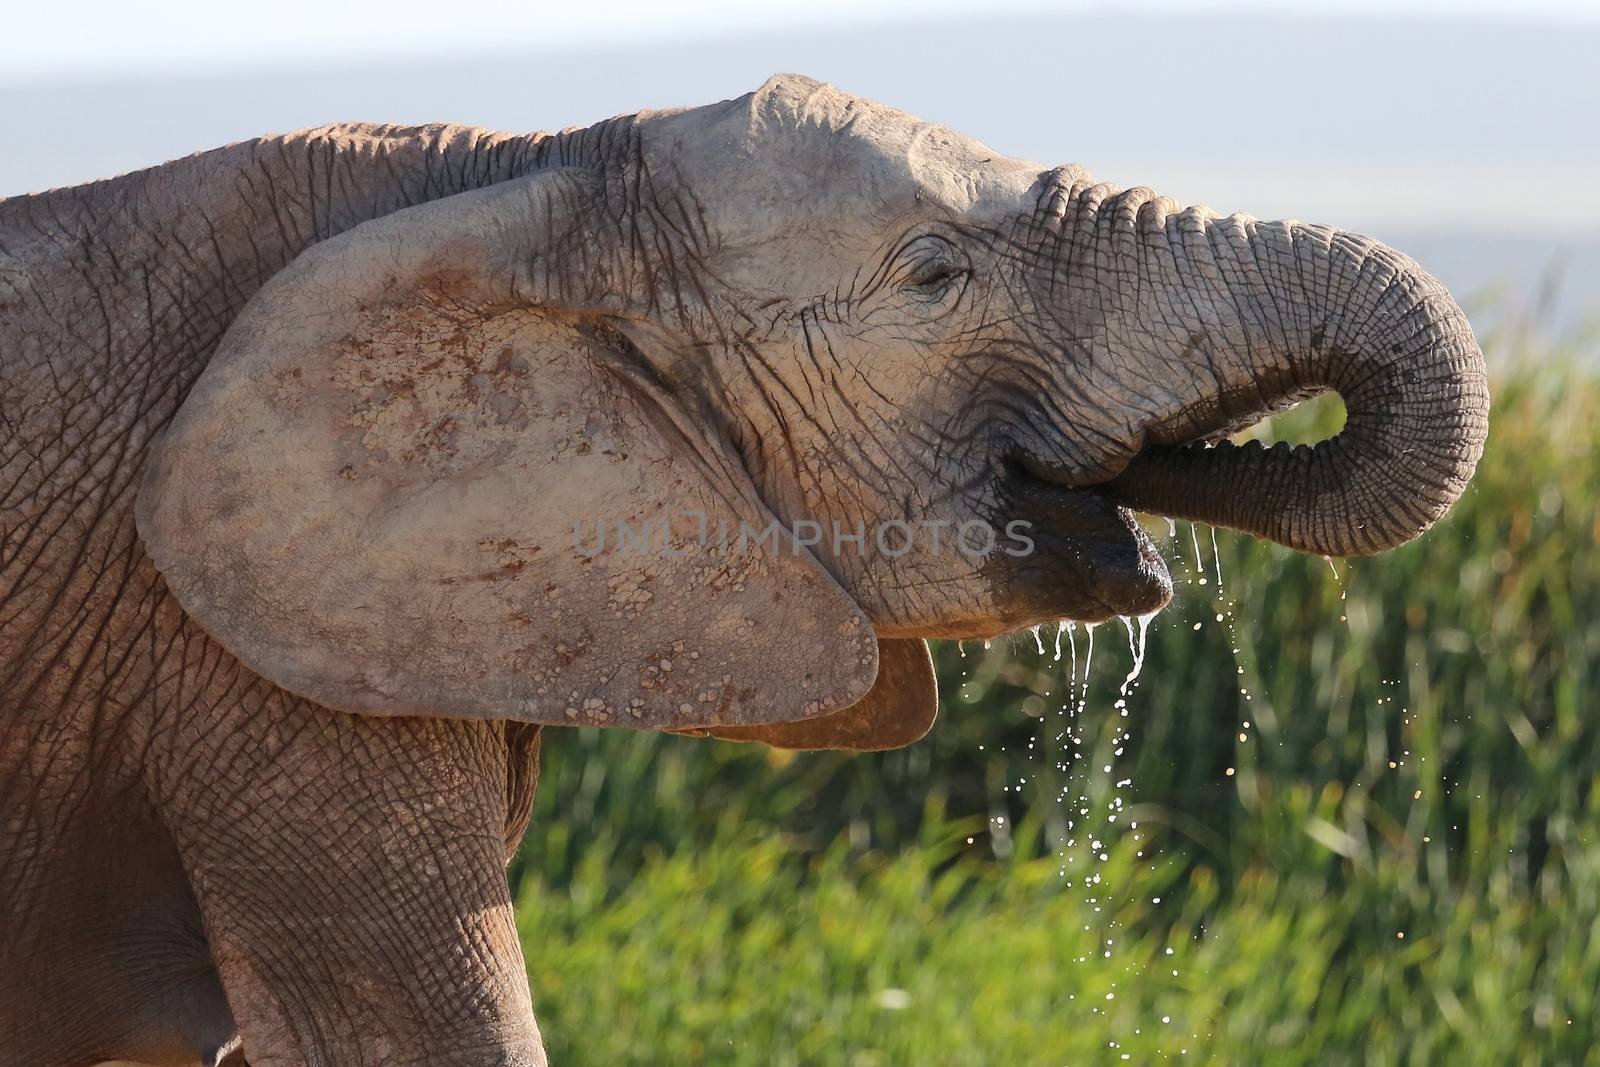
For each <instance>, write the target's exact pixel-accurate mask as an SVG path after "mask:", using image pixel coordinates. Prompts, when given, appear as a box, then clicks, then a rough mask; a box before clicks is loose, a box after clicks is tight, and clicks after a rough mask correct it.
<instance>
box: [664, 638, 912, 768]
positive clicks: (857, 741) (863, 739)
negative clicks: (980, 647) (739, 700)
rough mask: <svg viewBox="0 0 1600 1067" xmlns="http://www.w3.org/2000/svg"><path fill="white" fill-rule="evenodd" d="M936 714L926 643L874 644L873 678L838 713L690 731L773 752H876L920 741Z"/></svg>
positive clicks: (895, 642) (886, 642)
mask: <svg viewBox="0 0 1600 1067" xmlns="http://www.w3.org/2000/svg"><path fill="white" fill-rule="evenodd" d="M938 714H939V685H938V681H937V680H936V678H935V676H934V673H933V657H932V656H930V655H929V654H928V643H927V642H926V641H920V640H911V641H879V642H878V678H877V681H875V682H874V683H873V685H872V690H871V691H870V692H869V693H867V695H866V696H864V697H862V698H861V700H860V701H858V702H857V703H855V704H852V705H850V706H849V707H848V708H845V709H844V710H842V711H835V712H833V713H832V714H830V715H822V716H819V717H818V718H815V719H803V720H801V721H799V722H782V723H774V724H771V725H766V726H713V727H710V728H707V729H703V730H694V731H691V732H693V733H695V734H698V735H701V736H707V737H715V738H718V739H719V740H722V741H759V742H761V743H762V744H765V745H771V746H772V747H773V748H792V749H803V750H804V749H827V748H832V749H843V750H845V751H848V752H881V751H883V750H884V749H890V748H901V747H904V746H905V745H909V744H911V743H912V742H913V741H920V740H921V739H922V738H923V736H924V735H926V734H927V732H928V731H929V730H930V729H932V728H933V720H934V719H935V718H936V717H937V716H938Z"/></svg>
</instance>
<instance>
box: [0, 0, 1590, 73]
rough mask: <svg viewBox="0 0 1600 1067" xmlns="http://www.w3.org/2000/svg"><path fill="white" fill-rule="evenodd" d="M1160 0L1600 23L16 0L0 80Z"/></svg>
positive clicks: (724, 5) (901, 3)
mask: <svg viewBox="0 0 1600 1067" xmlns="http://www.w3.org/2000/svg"><path fill="white" fill-rule="evenodd" d="M1162 10H1174V11H1183V12H1188V13H1190V14H1195V13H1202V12H1241V11H1251V12H1257V13H1264V14H1274V15H1283V14H1290V13H1307V14H1317V13H1320V14H1346V15H1361V14H1365V15H1372V16H1377V17H1382V18H1387V19H1394V18H1404V17H1412V18H1422V19H1444V20H1452V21H1459V20H1461V19H1464V18H1465V19H1480V20H1513V21H1522V22H1526V21H1530V20H1532V21H1543V22H1573V23H1586V24H1589V25H1594V24H1597V23H1600V3H1597V2H1596V0H1120V2H1107V0H1054V2H1049V0H796V2H791V3H770V2H766V0H679V2H677V3H662V2H660V0H557V2H538V0H520V2H519V0H461V2H459V3H444V4H441V3H440V2H439V0H342V2H341V0H268V2H265V3H253V2H240V0H156V2H153V3H152V2H140V0H70V2H69V0H24V2H18V3H14V4H12V5H10V7H9V10H7V12H6V15H5V33H4V34H0V84H3V83H11V84H16V83H19V82H21V83H26V82H36V81H38V80H40V79H44V80H48V81H59V80H70V81H81V80H86V79H99V78H111V77H117V76H126V75H129V74H155V75H172V74H180V73H200V72H216V71H226V70H231V69H236V68H238V67H239V66H240V65H246V66H282V65H284V64H295V63H308V64H315V63H317V62H325V61H327V60H329V59H335V58H337V59H341V60H363V59H375V58H386V57H393V56H402V55H416V54H423V55H429V54H435V55H436V54H440V53H445V52H452V51H455V52H459V51H467V50H480V49H483V48H486V47H490V48H527V47H530V46H533V47H558V46H562V45H579V46H585V47H594V46H596V45H600V46H604V45H606V44H622V43H634V42H640V41H655V40H663V39H682V38H686V37H704V36H707V35H713V34H740V33H748V32H751V31H761V30H781V29H785V28H807V27H817V26H824V25H833V26H837V25H840V24H849V23H863V22H865V23H870V22H874V21H881V20H887V19H904V18H908V17H909V18H916V19H919V20H921V19H937V18H951V17H971V16H992V15H996V14H1005V13H1013V14H1014V13H1026V12H1039V13H1041V14H1045V13H1051V14H1061V13H1065V12H1075V13H1083V12H1105V13H1108V14H1109V13H1113V12H1115V13H1119V14H1127V13H1129V12H1131V11H1151V12H1159V11H1162Z"/></svg>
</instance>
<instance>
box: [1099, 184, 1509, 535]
mask: <svg viewBox="0 0 1600 1067" xmlns="http://www.w3.org/2000/svg"><path fill="white" fill-rule="evenodd" d="M1118 202H1121V203H1118ZM1170 206H1171V205H1170V201H1165V200H1157V199H1153V198H1151V197H1150V195H1149V194H1148V193H1147V192H1146V191H1144V190H1131V191H1129V192H1128V193H1123V194H1119V195H1117V196H1114V197H1111V198H1110V199H1108V200H1106V201H1105V202H1104V203H1102V204H1101V205H1099V208H1098V210H1097V211H1096V212H1095V215H1096V218H1097V223H1096V225H1095V229H1096V230H1097V231H1098V232H1099V234H1100V236H1101V239H1103V240H1105V241H1107V242H1108V243H1110V245H1111V246H1112V249H1102V250H1100V251H1103V252H1110V253H1111V256H1110V258H1109V259H1101V260H1100V262H1112V263H1117V262H1121V263H1124V264H1126V263H1128V262H1129V260H1128V258H1127V254H1128V253H1129V252H1131V253H1132V254H1133V256H1135V257H1136V258H1137V262H1138V269H1139V271H1140V283H1141V284H1140V285H1138V286H1137V287H1135V295H1134V296H1133V297H1132V298H1131V299H1130V298H1128V297H1126V296H1124V297H1121V298H1120V299H1118V298H1116V297H1114V296H1112V297H1110V299H1109V300H1107V301H1106V302H1104V303H1103V304H1102V306H1103V307H1110V308H1112V309H1114V310H1111V311H1110V312H1109V314H1108V315H1107V317H1106V321H1105V328H1106V331H1107V334H1108V336H1111V337H1114V336H1115V334H1117V333H1118V332H1122V333H1123V337H1122V338H1121V340H1122V342H1123V345H1122V346H1119V347H1124V346H1125V347H1126V348H1127V349H1128V350H1130V351H1132V352H1134V353H1138V354H1139V355H1136V356H1134V357H1133V358H1136V359H1144V358H1152V359H1153V360H1154V361H1155V363H1154V365H1148V364H1147V365H1144V366H1142V367H1140V368H1139V369H1140V370H1142V371H1143V372H1144V375H1143V380H1144V381H1147V382H1149V383H1152V384H1153V386H1154V388H1153V389H1145V390H1141V393H1142V396H1143V397H1144V398H1147V399H1148V398H1149V397H1151V396H1152V394H1153V395H1154V396H1155V398H1156V399H1155V401H1154V405H1153V406H1154V408H1155V410H1154V411H1153V412H1150V411H1149V407H1150V406H1151V405H1150V404H1146V405H1145V410H1146V411H1147V413H1149V414H1150V415H1151V417H1150V418H1149V419H1148V420H1147V421H1145V422H1144V423H1143V425H1142V426H1141V427H1138V429H1140V430H1142V440H1141V441H1140V445H1141V447H1140V450H1139V451H1138V452H1137V454H1136V455H1135V456H1134V457H1133V459H1132V460H1131V462H1129V463H1128V465H1127V467H1126V468H1125V469H1123V470H1122V472H1121V473H1120V474H1119V475H1118V476H1117V477H1116V478H1115V479H1114V480H1113V481H1112V482H1110V483H1109V485H1108V487H1107V488H1108V490H1109V491H1110V492H1111V494H1112V495H1113V496H1114V497H1115V498H1116V499H1117V500H1118V501H1119V502H1121V503H1123V504H1125V505H1127V506H1129V507H1132V508H1136V509H1138V510H1143V511H1152V512H1159V513H1161V514H1164V515H1170V516H1174V517H1178V518H1186V519H1192V520H1198V521H1201V522H1207V523H1212V524H1215V525H1218V526H1226V527H1231V528H1233V529H1237V530H1243V531H1245V532H1247V533H1251V534H1254V535H1256V536H1259V537H1264V538H1266V539H1268V540H1271V541H1275V542H1277V543H1279V544H1281V545H1286V546H1288V547H1290V548H1294V549H1297V550H1300V551H1303V552H1313V553H1318V554H1323V555H1341V556H1343V555H1359V554H1366V553H1372V552H1379V551H1382V550H1384V549H1386V548H1391V547H1393V546H1395V545H1399V544H1401V543H1403V542H1405V541H1408V540H1410V539H1411V538H1413V537H1415V536H1417V535H1418V534H1420V533H1421V532H1423V531H1424V530H1426V529H1427V528H1428V527H1429V526H1430V525H1431V524H1432V523H1433V522H1434V521H1435V520H1437V519H1438V518H1439V517H1440V516H1441V515H1443V514H1444V512H1445V511H1446V510H1447V509H1448V508H1449V507H1450V505H1451V504H1452V503H1454V502H1455V500H1456V498H1457V497H1459V496H1460V495H1461V493H1462V491H1463V490H1464V489H1465V488H1466V485H1467V482H1468V479H1469V478H1470V477H1471V476H1472V471H1473V468H1474V467H1475V466H1476V464H1477V461H1478V458H1479V457H1480V456H1481V455H1482V452H1483V444H1484V438H1485V435H1486V434H1487V431H1488V414H1489V394H1488V387H1487V382H1486V376H1485V370H1484V363H1483V355H1482V353H1481V351H1480V350H1479V348H1478V345H1477V342H1476V341H1475V340H1474V338H1473V336H1472V330H1471V328H1470V327H1469V326H1468V324H1467V319H1466V316H1465V315H1464V314H1463V313H1462V311H1461V309H1460V308H1459V307H1457V306H1456V304H1455V302H1454V301H1452V300H1451V298H1450V296H1449V294H1448V293H1446V292H1445V290H1444V287H1443V286H1441V285H1440V284H1439V283H1438V282H1437V281H1435V280H1434V279H1433V278H1432V277H1430V276H1429V275H1427V274H1426V273H1424V272H1423V271H1422V270H1421V269H1420V268H1419V267H1418V266H1417V265H1416V264H1415V263H1413V262H1412V261H1411V260H1409V259H1408V258H1406V257H1404V256H1402V255H1400V254H1399V253H1396V252H1394V251H1392V250H1391V249H1388V248H1386V247H1384V246H1382V245H1380V244H1378V243H1377V242H1375V241H1373V240H1371V239H1369V238H1366V237H1361V236H1359V235H1356V234H1351V233H1346V232H1343V231H1339V230H1334V229H1329V228H1326V227H1318V226H1306V225H1302V224H1299V223H1294V222H1270V223H1269V222H1258V221H1256V220H1254V219H1250V218H1248V217H1246V216H1237V215H1236V216H1230V217H1228V218H1218V217H1216V216H1214V215H1212V214H1211V213H1209V212H1207V211H1205V210H1204V209H1190V210H1186V211H1182V212H1173V211H1170V210H1168V208H1169V207H1170ZM1107 209H1111V210H1110V211H1109V215H1110V218H1109V220H1108V219H1107V218H1106V216H1107V214H1108V211H1107ZM1119 219H1120V221H1121V222H1122V223H1124V224H1125V225H1118V221H1119ZM1130 246H1131V247H1130ZM1118 252H1120V253H1121V254H1122V255H1121V257H1120V258H1119V256H1118ZM1115 284H1116V286H1117V290H1118V291H1119V292H1122V293H1126V291H1127V288H1128V281H1127V279H1126V274H1125V273H1124V274H1123V276H1122V278H1121V280H1119V281H1117V282H1116V283H1115ZM1130 311H1131V312H1132V315H1131V317H1130V316H1129V314H1128V312H1130ZM1329 389H1331V390H1334V391H1336V392H1338V393H1339V395H1340V396H1341V397H1342V398H1343V400H1344V403H1345V408H1346V412H1347V416H1346V422H1345V425H1344V428H1343V429H1342V430H1341V431H1340V432H1339V433H1338V434H1336V435H1335V436H1333V437H1330V438H1328V439H1327V440H1325V441H1321V442H1318V443H1317V444H1314V445H1289V444H1283V443H1280V444H1277V445H1273V446H1271V447H1266V446H1263V445H1261V444H1260V443H1258V442H1254V441H1251V442H1247V443H1245V444H1234V443H1232V442H1230V441H1229V440H1227V437H1228V435H1230V434H1232V433H1235V432H1237V431H1238V430H1240V429H1243V428H1245V427H1247V426H1249V425H1250V424H1251V423H1253V422H1256V421H1258V420H1259V419H1260V418H1262V417H1263V416H1265V415H1267V414H1270V413H1272V412H1273V411H1276V410H1280V409H1282V408H1286V407H1289V406H1291V405H1293V404H1294V403H1295V402H1297V401H1298V400H1300V399H1303V398H1305V397H1308V396H1311V395H1314V394H1316V393H1320V392H1323V391H1325V390H1329Z"/></svg>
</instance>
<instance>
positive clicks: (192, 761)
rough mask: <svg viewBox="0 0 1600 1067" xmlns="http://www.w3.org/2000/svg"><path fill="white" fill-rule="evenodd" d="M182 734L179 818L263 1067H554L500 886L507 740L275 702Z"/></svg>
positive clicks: (175, 787) (250, 1053)
mask: <svg viewBox="0 0 1600 1067" xmlns="http://www.w3.org/2000/svg"><path fill="white" fill-rule="evenodd" d="M183 719H184V721H185V722H187V723H194V722H200V721H204V722H205V723H206V725H205V727H204V730H205V731H206V733H205V736H200V737H195V738H193V739H191V740H190V741H189V743H188V744H189V746H191V747H188V748H187V752H186V753H185V756H186V758H184V759H182V760H181V761H175V762H174V763H173V764H172V766H173V767H175V768H178V767H181V768H182V769H181V770H179V769H174V770H172V771H170V772H169V775H168V778H169V780H168V781H167V783H166V784H167V785H168V787H169V788H168V789H167V790H166V791H165V792H166V796H167V798H168V800H167V807H168V818H169V819H170V821H171V823H172V825H173V827H174V836H175V837H177V838H178V843H179V851H180V854H181V856H182V860H183V863H184V865H185V868H186V870H187V873H188V876H189V878H190V881H191V883H192V885H193V887H194V891H195V897H196V899H197V900H198V901H199V905H200V910H201V914H202V917H203V920H204V923H205V929H206V936H207V940H208V941H209V944H210V948H211V954H212V958H213V960H214V962H215V965H216V968H217V972H218V973H219V975H220V976H221V979H222V986H223V989H224V991H225V993H226V995H227V998H228V1002H229V1004H230V1006H231V1008H232V1010H233V1014H234V1018H235V1019H236V1021H237V1023H238V1027H239V1033H240V1035H241V1037H242V1044H243V1049H242V1055H243V1058H244V1059H245V1060H247V1061H248V1062H249V1063H250V1064H251V1065H252V1067H290V1065H294V1067H347V1065H350V1067H354V1065H401V1067H409V1065H420V1064H429V1065H439V1067H448V1065H452V1064H472V1065H473V1067H533V1065H543V1064H544V1063H545V1058H544V1053H543V1049H542V1045H541V1042H540V1038H539V1031H538V1028H537V1026H536V1024H535V1023H534V1019H533V1012H532V1007H531V1005H530V999H529V994H528V986H527V975H526V970H525V968H524V965H523V960H522V954H521V949H520V946H519V944H518V941H517V932H516V925H515V922H514V919H513V915H512V907H511V900H510V891H509V889H508V887H507V884H506V879H505V873H504V857H505V848H506V842H505V836H506V826H507V821H508V810H507V801H508V796H509V795H513V794H514V791H513V790H511V789H510V788H508V786H509V784H510V783H511V781H512V774H511V768H510V766H509V764H508V757H509V754H510V752H511V747H510V746H509V745H508V743H507V736H506V730H505V727H504V725H503V724H500V723H479V722H468V721H459V720H431V719H380V718H362V717H357V716H348V715H336V714H331V713H330V712H328V711H327V710H326V709H324V708H317V707H314V706H310V705H306V704H303V703H300V702H297V701H295V700H293V699H292V698H289V697H287V696H286V695H285V694H283V693H282V692H281V691H272V692H270V693H268V694H266V695H265V697H264V698H263V699H262V700H261V701H260V702H259V703H257V704H256V706H254V707H253V708H250V709H249V710H248V711H245V710H242V709H231V710H229V711H221V710H218V712H217V713H216V714H208V715H200V716H197V715H193V714H190V715H187V716H184V717H183ZM195 729H199V727H196V728H195ZM178 744H182V742H181V741H180V742H178Z"/></svg>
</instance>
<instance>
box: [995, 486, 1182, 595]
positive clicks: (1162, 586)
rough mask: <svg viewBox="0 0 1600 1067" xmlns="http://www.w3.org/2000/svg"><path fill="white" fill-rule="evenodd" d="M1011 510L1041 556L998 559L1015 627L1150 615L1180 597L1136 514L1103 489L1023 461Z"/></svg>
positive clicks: (1011, 492) (1010, 496) (1009, 492)
mask: <svg viewBox="0 0 1600 1067" xmlns="http://www.w3.org/2000/svg"><path fill="white" fill-rule="evenodd" d="M1003 495H1004V507H1005V509H1006V514H1007V515H1008V516H1009V517H1011V518H1020V519H1023V520H1025V521H1026V522H1028V523H1029V526H1028V530H1029V536H1030V537H1031V538H1032V540H1033V542H1034V545H1033V550H1032V551H1031V552H1029V553H1027V554H1026V555H1022V556H1015V557H1011V556H1007V557H1004V558H1002V559H999V560H997V562H996V566H997V570H998V573H997V574H996V575H995V577H997V578H998V579H999V580H1000V581H1002V582H1003V583H1004V586H1005V588H1006V591H1007V594H1008V596H1007V598H1006V599H1007V601H1008V602H1009V603H1010V604H1011V605H1012V615H1011V617H1010V618H1008V619H1007V620H1006V621H1007V622H1008V623H1009V624H1011V625H1013V626H1023V625H1033V624H1035V623H1038V622H1043V621H1047V620H1051V619H1073V620H1076V621H1079V622H1102V621H1105V620H1107V619H1110V618H1113V617H1116V616H1134V615H1148V614H1150V613H1151V612H1154V611H1158V610H1160V608H1161V607H1163V606H1164V605H1165V604H1166V603H1167V601H1169V600H1171V599H1172V577H1171V575H1170V574H1169V573H1168V571H1167V565H1166V561H1165V560H1163V559H1162V558H1161V553H1160V552H1159V551H1158V550H1157V549H1156V546H1155V543H1154V542H1153V541H1152V540H1151V539H1150V535H1149V534H1147V533H1146V532H1145V530H1144V528H1143V527H1141V526H1140V525H1139V523H1138V522H1137V520H1135V518H1134V513H1133V511H1132V510H1131V509H1130V508H1127V507H1124V506H1123V505H1122V504H1121V503H1120V502H1119V501H1118V500H1117V499H1116V498H1115V496H1114V494H1112V493H1111V492H1110V491H1108V490H1107V488H1106V487H1105V486H1102V485H1090V486H1074V485H1064V484H1062V483H1061V482H1060V481H1059V480H1057V479H1055V478H1052V477H1049V476H1048V475H1045V474H1042V473H1038V472H1037V469H1036V467H1035V465H1033V464H1030V463H1029V462H1027V461H1026V460H1023V459H1021V458H1018V459H1016V460H1014V461H1012V462H1008V463H1007V464H1006V475H1005V479H1004V493H1003Z"/></svg>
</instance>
